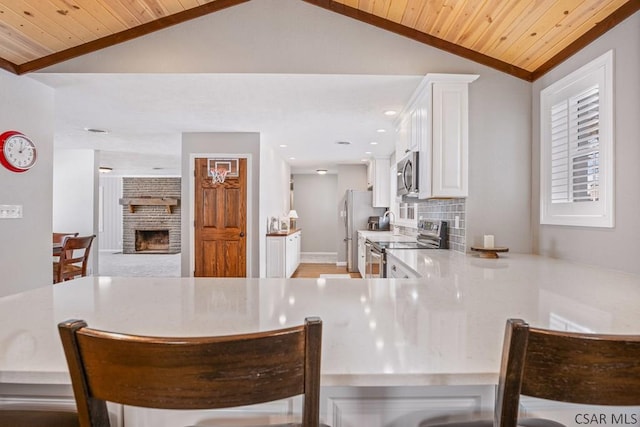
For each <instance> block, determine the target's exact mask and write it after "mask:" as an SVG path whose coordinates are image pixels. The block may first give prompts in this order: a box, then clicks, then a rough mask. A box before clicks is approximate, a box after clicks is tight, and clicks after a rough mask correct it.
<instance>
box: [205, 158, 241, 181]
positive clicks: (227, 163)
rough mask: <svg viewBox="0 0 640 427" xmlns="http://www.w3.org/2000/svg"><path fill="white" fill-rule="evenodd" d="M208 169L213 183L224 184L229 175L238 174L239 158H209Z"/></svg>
mask: <svg viewBox="0 0 640 427" xmlns="http://www.w3.org/2000/svg"><path fill="white" fill-rule="evenodd" d="M207 170H208V171H209V176H210V177H211V181H213V184H214V185H215V184H222V183H223V182H224V181H225V180H226V179H227V177H237V176H238V159H207Z"/></svg>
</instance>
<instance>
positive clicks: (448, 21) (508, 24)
mask: <svg viewBox="0 0 640 427" xmlns="http://www.w3.org/2000/svg"><path fill="white" fill-rule="evenodd" d="M246 1H250V0H0V67H2V68H4V69H6V70H9V71H11V72H13V73H16V74H23V73H28V72H31V71H35V70H38V69H41V68H44V67H47V66H50V65H53V64H56V63H58V62H62V61H65V60H67V59H70V58H73V57H77V56H80V55H83V54H86V53H89V52H93V51H96V50H99V49H102V48H104V47H107V46H111V45H114V44H117V43H121V42H123V41H127V40H131V39H133V38H135V37H139V36H141V35H144V34H148V33H150V32H153V31H157V30H159V29H162V28H166V27H168V26H171V25H175V24H179V23H181V22H185V21H187V20H190V19H193V18H196V17H199V16H203V15H206V14H208V13H213V12H216V11H218V10H221V9H224V8H227V7H231V6H234V5H237V4H239V3H244V2H246ZM254 1H259V0H254ZM304 1H306V2H308V3H311V4H314V5H316V6H319V7H322V8H325V9H328V10H331V11H333V12H336V13H339V14H342V15H345V16H348V17H351V18H354V19H357V20H360V21H362V22H366V23H368V24H371V25H375V26H377V27H380V28H383V29H385V30H388V31H392V32H395V33H398V34H401V35H403V36H406V37H409V38H412V39H414V40H417V41H420V42H423V43H425V44H428V45H431V46H435V47H437V48H440V49H443V50H446V51H448V52H451V53H454V54H457V55H460V56H463V57H465V58H468V59H471V60H474V61H477V62H480V63H482V64H485V65H488V66H490V67H493V68H496V69H498V70H501V71H503V72H506V73H509V74H512V75H514V76H517V77H519V78H522V79H525V80H528V81H533V80H535V79H536V78H538V77H540V76H541V75H543V74H544V73H546V72H547V71H548V70H550V69H551V68H553V67H554V66H555V65H557V64H558V63H560V62H562V61H563V60H564V59H566V58H567V57H568V56H570V55H571V54H573V53H575V52H576V51H578V50H579V49H581V48H582V47H584V46H586V45H587V44H588V43H590V42H591V41H593V40H594V39H595V38H597V37H598V36H600V35H602V34H603V33H605V32H606V31H608V30H609V29H610V28H612V27H613V26H615V25H616V24H618V23H619V22H621V21H622V20H624V19H625V18H627V17H628V16H630V15H632V14H633V13H635V12H636V11H638V10H639V9H640V0H335V1H332V0H304Z"/></svg>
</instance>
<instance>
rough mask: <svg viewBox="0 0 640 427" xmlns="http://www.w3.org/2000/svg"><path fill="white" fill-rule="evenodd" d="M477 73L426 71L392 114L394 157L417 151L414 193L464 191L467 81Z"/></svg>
mask: <svg viewBox="0 0 640 427" xmlns="http://www.w3.org/2000/svg"><path fill="white" fill-rule="evenodd" d="M477 78H478V75H472V74H469V75H467V74H427V75H426V76H425V78H424V79H423V81H422V82H421V83H420V85H419V86H418V88H417V89H416V91H415V92H414V94H413V96H412V97H411V100H410V101H409V103H408V104H407V107H406V108H405V109H404V111H403V112H402V113H401V115H400V117H399V118H398V125H397V128H398V129H399V131H398V138H397V140H396V157H398V156H399V155H403V156H404V155H406V153H405V152H409V151H417V152H418V153H419V161H418V163H419V164H418V178H419V183H418V190H419V191H418V197H419V198H420V199H429V198H436V197H466V196H468V195H469V164H468V157H469V97H468V87H469V83H471V82H473V81H474V80H476V79H477ZM401 151H402V153H401ZM400 158H401V157H398V160H400Z"/></svg>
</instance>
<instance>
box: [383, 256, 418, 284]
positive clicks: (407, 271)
mask: <svg viewBox="0 0 640 427" xmlns="http://www.w3.org/2000/svg"><path fill="white" fill-rule="evenodd" d="M419 277H420V275H419V274H418V273H417V272H415V271H414V270H412V269H411V268H409V267H407V266H406V265H404V264H403V263H402V262H400V261H399V260H398V259H397V258H396V257H394V256H393V255H392V254H390V253H387V278H389V279H417V278H419Z"/></svg>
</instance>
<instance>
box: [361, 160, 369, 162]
mask: <svg viewBox="0 0 640 427" xmlns="http://www.w3.org/2000/svg"><path fill="white" fill-rule="evenodd" d="M360 161H361V162H368V161H369V159H360Z"/></svg>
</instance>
